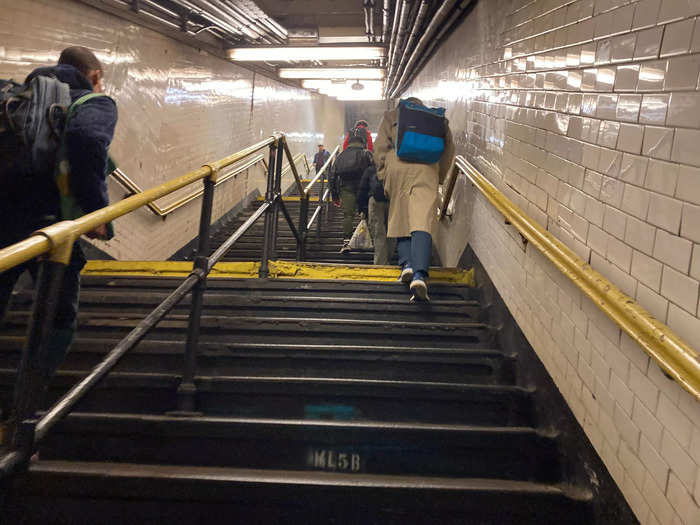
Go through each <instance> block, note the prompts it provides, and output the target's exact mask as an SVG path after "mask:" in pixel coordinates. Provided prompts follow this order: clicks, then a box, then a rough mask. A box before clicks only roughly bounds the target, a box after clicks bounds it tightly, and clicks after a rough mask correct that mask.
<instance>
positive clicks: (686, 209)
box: [681, 203, 700, 242]
mask: <svg viewBox="0 0 700 525" xmlns="http://www.w3.org/2000/svg"><path fill="white" fill-rule="evenodd" d="M681 237H684V238H686V239H690V240H691V241H694V242H700V206H695V205H693V204H688V203H685V204H683V218H682V220H681Z"/></svg>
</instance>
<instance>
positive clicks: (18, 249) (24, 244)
mask: <svg viewBox="0 0 700 525" xmlns="http://www.w3.org/2000/svg"><path fill="white" fill-rule="evenodd" d="M283 138H284V136H283V135H282V134H275V135H273V136H271V137H269V138H267V139H265V140H262V141H260V142H258V143H256V144H253V145H252V146H249V147H247V148H245V149H242V150H241V151H238V152H236V153H234V154H232V155H229V156H228V157H224V158H223V159H219V160H217V161H215V162H211V163H208V164H205V165H204V166H202V167H201V168H198V169H196V170H193V171H190V172H189V173H186V174H185V175H182V176H180V177H176V178H174V179H172V180H170V181H168V182H165V183H163V184H161V185H159V186H156V187H154V188H151V189H148V190H146V191H144V192H142V193H138V194H136V195H132V196H131V197H128V198H126V199H124V200H122V201H120V202H117V203H115V204H112V205H110V206H106V207H104V208H102V209H99V210H97V211H94V212H92V213H88V214H87V215H83V216H82V217H80V218H78V219H75V220H72V221H61V222H58V223H56V224H52V225H51V226H48V227H47V228H43V229H41V230H39V231H37V232H34V233H33V234H32V235H31V236H30V237H29V238H27V239H25V240H23V241H20V242H18V243H16V244H13V245H11V246H7V247H6V248H2V249H0V273H2V272H4V271H6V270H9V269H10V268H13V267H15V266H17V265H19V264H22V263H23V262H26V261H29V260H30V259H33V258H34V257H37V256H39V255H42V254H44V253H51V257H52V258H55V259H57V260H62V261H63V263H64V264H65V263H67V260H68V258H69V257H70V250H69V249H67V247H70V245H71V244H72V243H73V242H74V241H75V240H76V239H78V238H79V237H80V236H81V235H83V234H85V233H88V232H91V231H92V230H94V229H95V228H97V227H98V226H100V225H102V224H106V223H108V222H110V221H113V220H114V219H116V218H118V217H121V216H122V215H126V214H127V213H130V212H132V211H134V210H136V209H138V208H140V207H141V206H143V205H146V204H149V203H152V202H153V201H155V200H156V199H159V198H161V197H163V196H165V195H169V194H170V193H172V192H174V191H176V190H179V189H180V188H184V187H185V186H188V185H189V184H192V183H194V182H197V181H199V180H202V179H205V178H207V177H212V178H213V179H214V182H216V177H217V174H218V172H219V171H220V170H221V169H222V168H226V167H228V166H231V165H232V164H235V163H236V162H239V161H241V160H243V159H244V158H246V157H247V156H249V155H252V154H253V153H256V152H257V151H259V150H261V149H263V148H265V147H267V146H269V145H270V144H278V143H279V141H280V140H283Z"/></svg>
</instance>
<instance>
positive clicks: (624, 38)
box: [610, 25, 692, 63]
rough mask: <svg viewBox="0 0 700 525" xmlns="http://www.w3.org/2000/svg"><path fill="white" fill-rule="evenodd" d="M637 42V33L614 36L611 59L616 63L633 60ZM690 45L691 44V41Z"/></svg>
mask: <svg viewBox="0 0 700 525" xmlns="http://www.w3.org/2000/svg"><path fill="white" fill-rule="evenodd" d="M691 29H692V25H691ZM636 43H637V35H636V34H635V33H627V34H626V35H620V36H616V37H614V38H613V39H612V41H611V48H612V49H611V51H610V61H611V62H612V63H616V62H626V61H628V60H632V57H633V56H634V46H635V44H636ZM688 45H690V43H689V44H688Z"/></svg>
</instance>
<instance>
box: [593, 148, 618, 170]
mask: <svg viewBox="0 0 700 525" xmlns="http://www.w3.org/2000/svg"><path fill="white" fill-rule="evenodd" d="M621 163H622V153H621V152H619V151H617V150H613V149H607V148H600V160H599V161H598V170H597V171H599V172H600V173H603V174H604V175H608V176H609V177H617V176H619V175H620V165H621Z"/></svg>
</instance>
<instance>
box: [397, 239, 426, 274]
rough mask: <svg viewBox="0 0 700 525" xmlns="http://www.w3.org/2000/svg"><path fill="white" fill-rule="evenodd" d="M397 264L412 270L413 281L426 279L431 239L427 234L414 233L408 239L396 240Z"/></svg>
mask: <svg viewBox="0 0 700 525" xmlns="http://www.w3.org/2000/svg"><path fill="white" fill-rule="evenodd" d="M397 246H398V250H399V264H400V265H401V268H412V269H413V276H414V279H423V280H425V279H427V278H428V268H429V267H430V252H431V249H432V246H433V238H432V237H431V236H430V234H429V233H428V232H423V231H414V232H411V236H410V237H399V238H398V243H397Z"/></svg>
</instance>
